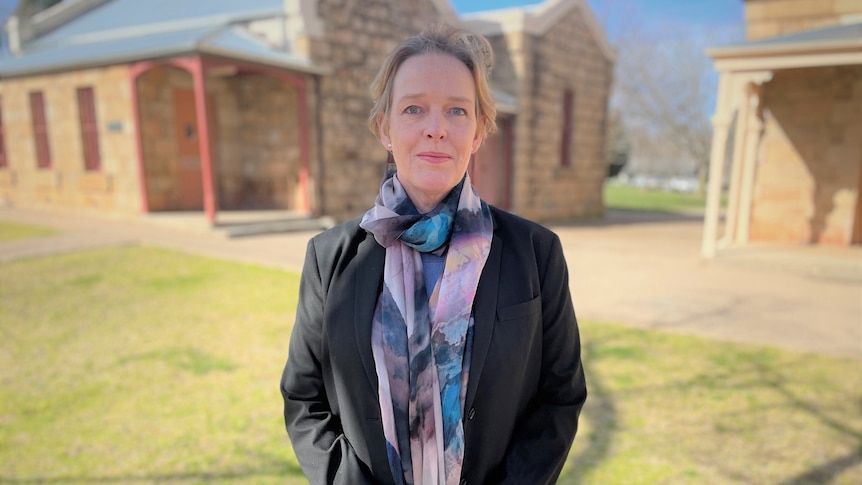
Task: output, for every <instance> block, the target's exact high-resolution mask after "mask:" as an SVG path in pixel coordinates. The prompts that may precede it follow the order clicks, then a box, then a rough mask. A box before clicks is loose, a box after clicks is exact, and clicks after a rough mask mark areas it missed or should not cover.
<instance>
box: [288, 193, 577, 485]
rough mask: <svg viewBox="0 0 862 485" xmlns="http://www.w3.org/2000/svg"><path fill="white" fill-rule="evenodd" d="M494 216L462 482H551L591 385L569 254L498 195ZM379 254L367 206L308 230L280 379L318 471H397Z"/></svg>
mask: <svg viewBox="0 0 862 485" xmlns="http://www.w3.org/2000/svg"><path fill="white" fill-rule="evenodd" d="M492 217H493V220H494V238H493V241H492V243H491V252H490V255H489V257H488V261H487V263H486V264H485V268H484V270H483V271H482V275H481V277H480V280H479V287H478V291H477V294H476V298H475V301H474V303H473V314H474V318H475V327H474V332H475V333H474V337H473V338H474V340H473V355H472V361H471V363H470V380H469V384H468V386H467V395H466V401H465V406H464V409H465V412H464V415H465V416H464V441H465V452H464V464H463V468H462V471H461V477H462V480H461V483H470V484H477V485H478V484H486V483H512V484H519V485H523V484H542V483H554V482H555V481H556V479H557V477H558V476H559V474H560V470H561V469H562V466H563V463H564V462H565V460H566V456H567V454H568V451H569V448H570V447H571V444H572V440H573V439H574V437H575V433H576V432H577V429H578V415H579V414H580V411H581V407H582V406H583V404H584V400H585V399H586V397H587V390H586V383H585V380H584V374H583V370H582V368H581V352H580V339H579V336H578V327H577V322H576V320H575V313H574V310H573V308H572V301H571V296H570V293H569V283H568V271H567V269H566V262H565V259H564V258H563V251H562V247H561V246H560V241H559V238H558V237H557V236H556V234H554V233H553V232H551V231H550V230H548V229H546V228H544V227H542V226H540V225H538V224H535V223H533V222H529V221H527V220H525V219H521V218H519V217H517V216H514V215H512V214H509V213H506V212H503V211H500V210H498V209H495V208H492ZM384 254H385V250H384V249H383V247H381V246H380V245H379V244H377V242H376V241H375V240H374V238H373V236H371V235H370V234H368V233H366V232H365V230H363V229H362V228H360V227H359V220H358V219H355V220H353V221H350V222H346V223H344V224H341V225H339V226H336V227H334V228H332V229H330V230H328V231H326V232H323V233H321V234H319V235H317V236H315V237H314V238H312V239H311V241H309V243H308V249H307V253H306V258H305V266H304V267H303V271H302V281H301V283H300V292H299V307H298V309H297V314H296V323H295V325H294V328H293V334H292V336H291V340H290V352H289V356H288V359H287V365H286V366H285V368H284V374H283V375H282V379H281V392H282V395H283V397H284V419H285V424H286V426H287V431H288V434H289V435H290V439H291V441H292V443H293V449H294V451H295V453H296V456H297V458H298V459H299V462H300V465H301V466H302V470H303V471H304V472H305V474H306V476H307V478H308V479H309V480H310V481H311V483H312V484H329V483H339V484H349V485H355V484H361V483H382V484H389V483H393V479H392V475H391V472H390V469H389V463H388V461H387V457H386V445H385V439H384V436H383V425H382V422H381V418H380V406H379V404H378V393H377V374H376V371H375V369H374V361H373V358H372V353H371V320H372V316H373V314H374V308H375V305H376V303H377V298H378V295H379V294H380V291H381V288H382V286H381V285H382V282H383V261H384Z"/></svg>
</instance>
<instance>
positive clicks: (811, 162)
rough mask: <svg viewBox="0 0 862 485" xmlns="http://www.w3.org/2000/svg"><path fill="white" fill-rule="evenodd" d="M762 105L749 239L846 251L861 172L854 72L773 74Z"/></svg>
mask: <svg viewBox="0 0 862 485" xmlns="http://www.w3.org/2000/svg"><path fill="white" fill-rule="evenodd" d="M764 103H765V113H766V115H765V123H766V126H765V131H764V138H763V140H762V145H761V154H760V163H759V165H758V167H757V186H756V189H755V193H754V200H753V204H752V217H751V225H750V238H751V240H752V241H781V242H790V243H826V244H840V245H846V244H848V243H849V242H850V238H851V234H852V231H853V223H854V214H855V208H856V204H857V203H858V202H857V197H858V196H859V170H860V167H862V136H860V133H862V66H841V67H825V68H817V69H791V70H785V71H778V72H776V73H775V77H774V79H773V80H772V81H770V82H769V84H768V85H767V89H766V97H765V99H764Z"/></svg>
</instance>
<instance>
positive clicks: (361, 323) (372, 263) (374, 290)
mask: <svg viewBox="0 0 862 485" xmlns="http://www.w3.org/2000/svg"><path fill="white" fill-rule="evenodd" d="M385 256H386V250H385V249H383V247H382V246H380V245H379V244H377V241H375V240H374V237H373V236H371V235H370V234H367V235H366V237H365V240H364V241H362V242H361V243H359V248H358V249H357V251H356V260H355V262H354V263H352V264H351V266H352V267H353V268H356V269H357V271H356V272H355V274H354V286H353V291H354V295H355V299H354V303H355V305H354V309H355V310H354V312H355V313H354V322H355V325H354V328H355V329H356V345H357V349H358V351H359V356H360V358H361V359H362V367H364V368H365V374H366V375H367V376H368V381H369V383H370V384H371V387H372V388H373V389H374V390H375V392H376V391H377V371H376V370H375V368H374V355H373V353H372V351H371V322H372V320H373V319H374V309H375V308H376V307H377V299H378V297H379V296H380V282H381V281H383V262H384V260H385Z"/></svg>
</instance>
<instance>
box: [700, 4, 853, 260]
mask: <svg viewBox="0 0 862 485" xmlns="http://www.w3.org/2000/svg"><path fill="white" fill-rule="evenodd" d="M745 17H746V23H747V37H748V41H747V42H746V43H744V44H741V45H734V46H727V47H721V48H714V49H710V50H709V51H708V54H709V55H710V56H711V57H712V58H713V60H714V63H715V68H716V69H717V70H718V71H719V73H720V76H721V77H720V81H719V88H718V89H719V90H718V97H717V103H716V113H715V117H714V119H713V125H714V135H713V146H712V156H711V161H710V180H709V194H708V195H709V196H708V204H707V213H706V219H705V229H704V238H703V249H702V252H703V254H704V256H706V257H712V256H714V255H715V253H716V251H717V250H719V249H721V248H722V247H726V246H727V245H731V244H746V243H750V242H777V243H791V244H826V245H837V246H849V245H856V244H862V197H860V193H862V190H860V189H862V2H858V1H845V0H821V1H798V0H747V1H746V2H745ZM727 161H729V163H727ZM724 184H726V185H727V186H728V187H729V189H728V193H727V196H728V199H727V200H728V202H727V211H726V217H725V219H724V226H723V227H720V226H721V224H720V222H721V221H720V217H719V201H720V197H721V194H722V186H723V185H724ZM719 233H723V234H722V237H721V239H720V240H719V237H718V236H719Z"/></svg>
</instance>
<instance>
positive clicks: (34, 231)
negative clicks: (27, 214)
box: [0, 221, 57, 242]
mask: <svg viewBox="0 0 862 485" xmlns="http://www.w3.org/2000/svg"><path fill="white" fill-rule="evenodd" d="M56 232H57V231H55V230H53V229H49V228H47V227H38V226H30V225H27V224H16V223H14V222H5V221H0V242H4V241H15V240H18V239H27V238H31V237H43V236H50V235H51V234H54V233H56Z"/></svg>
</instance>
